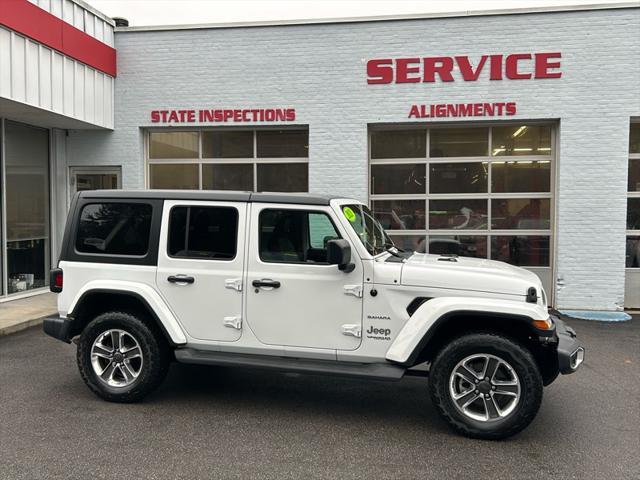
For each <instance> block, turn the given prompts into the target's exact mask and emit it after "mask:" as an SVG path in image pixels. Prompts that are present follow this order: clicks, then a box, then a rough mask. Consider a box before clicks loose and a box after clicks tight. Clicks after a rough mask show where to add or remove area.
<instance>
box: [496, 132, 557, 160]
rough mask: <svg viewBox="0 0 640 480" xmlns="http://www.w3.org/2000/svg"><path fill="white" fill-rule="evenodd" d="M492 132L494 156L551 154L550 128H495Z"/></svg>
mask: <svg viewBox="0 0 640 480" xmlns="http://www.w3.org/2000/svg"><path fill="white" fill-rule="evenodd" d="M491 132H492V138H491V145H492V148H493V152H492V154H493V155H494V156H501V155H550V154H551V127H550V126H543V125H542V126H541V125H514V126H512V127H493V129H492V130H491Z"/></svg>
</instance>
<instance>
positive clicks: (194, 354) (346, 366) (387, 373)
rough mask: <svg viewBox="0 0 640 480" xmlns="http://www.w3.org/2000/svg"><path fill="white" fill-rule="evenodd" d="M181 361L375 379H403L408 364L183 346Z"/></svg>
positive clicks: (178, 353) (179, 351) (177, 355)
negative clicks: (346, 360)
mask: <svg viewBox="0 0 640 480" xmlns="http://www.w3.org/2000/svg"><path fill="white" fill-rule="evenodd" d="M175 355H176V360H178V361H179V362H181V363H197V364H200V365H219V366H228V367H251V368H265V369H272V370H282V371H286V372H297V373H311V374H320V375H334V376H343V377H360V378H368V379H372V380H400V379H401V378H402V376H403V375H404V374H405V372H406V368H404V367H401V366H399V365H393V364H391V363H348V362H332V361H329V360H310V359H307V358H294V357H269V356H262V355H244V354H238V353H223V352H210V351H204V350H194V349H192V348H181V349H178V350H176V351H175Z"/></svg>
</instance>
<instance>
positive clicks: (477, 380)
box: [429, 333, 543, 440]
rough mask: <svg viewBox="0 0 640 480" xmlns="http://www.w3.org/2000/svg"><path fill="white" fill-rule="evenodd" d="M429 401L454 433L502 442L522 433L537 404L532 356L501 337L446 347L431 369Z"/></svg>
mask: <svg viewBox="0 0 640 480" xmlns="http://www.w3.org/2000/svg"><path fill="white" fill-rule="evenodd" d="M429 388H430V394H431V399H432V401H433V404H434V405H435V406H436V408H437V409H438V411H439V412H440V414H441V415H442V416H443V417H444V419H445V420H447V422H448V423H449V424H450V425H451V426H452V427H453V428H454V429H455V430H457V431H458V432H460V433H462V434H464V435H466V436H469V437H474V438H485V439H494V440H496V439H501V438H506V437H509V436H511V435H514V434H516V433H518V432H520V431H521V430H522V429H524V428H525V427H526V426H527V425H529V424H530V423H531V421H532V420H533V419H534V418H535V416H536V413H537V412H538V409H539V407H540V403H541V401H542V389H543V386H542V377H541V375H540V372H539V370H538V367H537V365H536V362H535V360H534V358H533V356H532V355H531V353H530V352H529V351H528V350H527V349H526V348H524V347H523V346H521V345H520V344H519V343H517V342H516V341H514V340H511V339H509V338H506V337H502V336H500V335H495V334H489V333H476V334H470V335H465V336H463V337H459V338H457V339H456V340H454V341H453V342H451V343H450V344H449V345H447V346H446V347H445V348H444V349H443V350H442V351H441V352H440V353H439V354H438V356H437V357H436V359H435V361H434V362H433V364H432V366H431V372H430V378H429Z"/></svg>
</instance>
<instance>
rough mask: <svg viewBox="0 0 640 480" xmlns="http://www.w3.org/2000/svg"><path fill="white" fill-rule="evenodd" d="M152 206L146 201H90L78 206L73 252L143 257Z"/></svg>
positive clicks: (148, 233)
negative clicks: (74, 250) (79, 208)
mask: <svg viewBox="0 0 640 480" xmlns="http://www.w3.org/2000/svg"><path fill="white" fill-rule="evenodd" d="M152 214H153V207H152V206H151V205H150V204H146V203H107V202H105V203H90V204H87V205H85V206H84V207H83V208H82V212H81V213H80V220H79V223H78V229H77V234H76V242H75V244H76V251H78V252H79V253H92V254H99V255H124V256H144V255H146V254H147V252H148V251H149V235H150V231H151V217H152Z"/></svg>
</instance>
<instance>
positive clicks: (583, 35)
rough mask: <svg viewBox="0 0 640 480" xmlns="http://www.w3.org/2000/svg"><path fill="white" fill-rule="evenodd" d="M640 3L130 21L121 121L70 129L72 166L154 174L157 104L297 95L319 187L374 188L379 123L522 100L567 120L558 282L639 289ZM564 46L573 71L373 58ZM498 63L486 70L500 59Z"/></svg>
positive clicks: (615, 297)
mask: <svg viewBox="0 0 640 480" xmlns="http://www.w3.org/2000/svg"><path fill="white" fill-rule="evenodd" d="M639 31H640V9H621V10H600V11H583V12H567V13H537V14H522V15H499V16H484V17H481V16H479V17H468V18H442V19H428V20H404V21H389V22H370V23H345V24H319V25H298V26H273V27H255V28H225V29H203V30H180V31H158V32H119V33H116V49H117V52H118V78H117V80H116V85H115V130H114V131H113V132H71V134H70V136H69V137H68V145H67V150H68V154H67V155H68V165H83V164H95V165H108V164H113V165H122V168H123V185H124V187H125V188H141V187H143V186H144V160H143V137H142V134H141V128H144V127H146V126H150V122H149V112H150V111H151V110H154V109H173V108H176V109H178V108H196V109H198V108H213V107H228V108H236V107H256V108H260V107H295V108H296V112H297V120H298V122H297V123H300V124H307V125H309V129H310V149H309V150H310V158H309V161H310V167H309V176H310V178H309V180H310V189H311V191H313V192H326V193H332V194H338V195H349V196H355V197H358V198H360V199H362V200H366V199H367V125H368V124H369V123H377V122H405V121H406V120H407V114H408V111H409V106H410V105H411V104H413V103H434V102H435V103H457V102H476V101H481V102H484V101H487V102H494V101H495V102H500V101H506V100H508V101H515V102H517V103H518V115H517V116H516V117H511V118H512V119H513V118H515V119H551V120H554V121H558V123H559V152H558V156H559V158H558V162H557V172H558V179H557V180H558V186H559V190H558V192H557V195H556V202H557V205H556V215H557V248H556V250H555V253H556V255H555V257H556V274H557V276H558V277H560V278H561V279H562V280H563V283H564V287H562V288H560V289H559V290H558V292H557V302H556V303H557V305H558V306H560V307H563V308H586V309H608V310H610V309H615V308H616V307H618V306H620V305H621V304H622V299H623V294H624V250H625V215H626V177H627V148H628V125H629V119H630V117H632V116H640V35H639V34H638V32H639ZM545 51H552V52H553V51H560V52H562V68H561V70H562V72H563V76H562V78H561V79H554V80H513V81H509V80H505V81H499V82H495V81H494V82H490V81H489V80H488V78H487V76H486V75H485V74H484V73H483V75H482V76H481V78H480V80H479V81H477V82H463V81H456V82H453V83H436V84H400V85H367V83H366V75H365V62H366V60H368V59H372V58H394V57H403V56H404V57H414V56H416V57H421V56H439V55H443V56H447V55H469V56H470V57H472V58H475V59H477V58H478V57H479V56H480V55H482V54H488V53H522V52H545ZM485 73H486V72H485Z"/></svg>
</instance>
